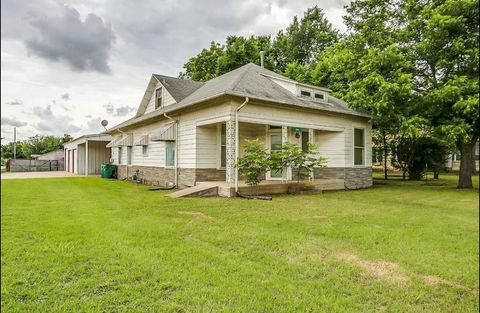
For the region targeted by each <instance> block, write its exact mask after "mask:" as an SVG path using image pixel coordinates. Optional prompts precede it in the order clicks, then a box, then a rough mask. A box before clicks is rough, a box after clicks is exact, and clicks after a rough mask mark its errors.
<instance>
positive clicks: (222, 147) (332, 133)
mask: <svg viewBox="0 0 480 313" xmlns="http://www.w3.org/2000/svg"><path fill="white" fill-rule="evenodd" d="M253 139H259V140H260V141H261V142H263V143H264V145H265V149H266V150H267V151H269V152H274V151H278V150H280V149H281V148H282V145H283V144H284V143H287V142H288V143H293V144H296V145H298V146H300V147H302V148H304V149H306V148H307V146H308V144H309V143H313V144H315V145H316V146H317V147H318V152H319V154H321V155H322V156H326V157H328V158H329V160H328V166H334V167H336V168H343V167H344V166H345V154H344V151H343V149H344V147H345V134H344V129H343V128H341V127H333V126H325V125H311V124H306V123H305V122H303V123H301V122H298V123H295V124H294V122H291V123H287V122H284V123H281V122H278V121H271V122H269V123H268V124H267V123H265V124H263V123H255V122H253V121H251V120H248V121H243V119H242V118H239V122H238V123H235V122H234V121H233V120H231V119H227V120H226V121H223V120H220V121H215V122H214V123H212V122H210V121H209V123H197V127H196V142H197V147H196V165H197V168H196V171H197V172H198V173H197V174H196V177H195V178H196V179H195V184H198V183H200V182H206V181H208V182H210V181H217V180H218V181H222V182H223V184H219V186H220V188H222V190H223V189H225V188H234V190H237V191H239V188H240V186H242V184H244V182H243V181H242V177H241V173H239V172H238V169H237V168H236V167H235V164H236V163H237V160H238V158H239V157H241V156H243V154H244V149H243V147H244V144H245V142H246V141H247V140H253ZM335 149H342V151H340V152H338V151H334V150H335ZM331 156H333V157H331ZM202 170H203V171H204V172H205V173H210V177H205V176H204V175H202V174H201V171H202ZM213 174H215V179H211V177H212V176H213ZM220 174H221V175H220ZM317 178H320V177H317ZM322 178H324V177H322ZM329 178H335V179H337V178H338V177H329ZM341 178H343V177H341ZM263 179H264V182H263V185H279V184H280V186H283V187H278V188H279V189H285V188H287V187H285V186H284V185H285V184H284V183H289V182H292V181H293V180H296V179H297V178H296V177H295V173H294V172H293V171H292V170H291V169H290V168H287V169H285V170H283V171H279V172H276V173H274V172H267V173H265V176H264V177H263ZM310 180H316V177H315V175H314V173H312V176H311V177H310ZM263 185H262V186H263ZM244 187H246V186H244ZM262 188H263V187H262ZM265 188H266V187H265ZM342 188H343V185H342Z"/></svg>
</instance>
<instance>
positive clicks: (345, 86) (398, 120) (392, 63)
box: [304, 0, 414, 179]
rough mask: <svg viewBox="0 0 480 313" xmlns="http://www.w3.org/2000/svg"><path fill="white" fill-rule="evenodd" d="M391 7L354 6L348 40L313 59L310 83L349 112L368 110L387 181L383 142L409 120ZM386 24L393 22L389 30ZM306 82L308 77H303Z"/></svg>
mask: <svg viewBox="0 0 480 313" xmlns="http://www.w3.org/2000/svg"><path fill="white" fill-rule="evenodd" d="M397 5H398V4H396V3H392V2H391V1H378V0H377V1H353V2H352V3H351V5H350V6H349V7H348V8H347V12H348V15H347V17H346V18H345V22H346V24H347V26H348V28H349V31H350V33H351V34H350V35H349V36H347V37H344V38H342V39H341V40H340V41H339V42H337V43H336V44H334V45H333V46H331V47H328V48H327V49H325V51H324V52H323V53H321V54H319V56H318V61H317V63H316V64H315V66H312V67H311V73H310V79H311V83H313V84H315V85H319V86H325V87H328V88H330V89H332V90H333V93H334V95H336V96H338V97H340V98H342V99H343V100H345V101H347V102H348V103H349V105H350V106H351V107H354V108H361V109H365V110H368V111H369V112H371V114H372V121H373V127H374V129H375V131H377V132H379V136H375V138H379V139H380V140H381V142H379V143H377V145H378V146H381V147H382V148H383V154H384V158H383V159H384V161H385V162H384V165H385V170H384V175H385V179H387V178H388V176H387V163H386V160H387V155H388V154H389V146H390V145H389V142H388V138H391V137H392V135H393V134H394V133H395V132H396V130H397V129H398V128H400V127H401V124H402V123H404V122H407V121H408V118H407V117H409V116H410V115H412V107H411V105H412V103H413V101H412V98H413V97H414V95H413V93H412V88H413V81H412V71H413V65H412V63H411V61H410V60H409V58H408V57H407V55H406V54H405V51H404V50H403V49H402V47H401V46H399V45H398V41H399V38H400V34H401V33H400V31H401V29H402V27H403V26H402V25H401V23H398V22H393V21H394V20H397V19H398V16H397V15H395V14H394V13H393V12H392V8H393V7H395V6H397ZM387 21H392V22H391V23H390V24H388V23H386V22H387ZM304 76H305V77H307V78H308V75H304Z"/></svg>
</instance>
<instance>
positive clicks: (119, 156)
mask: <svg viewBox="0 0 480 313" xmlns="http://www.w3.org/2000/svg"><path fill="white" fill-rule="evenodd" d="M118 164H122V147H118Z"/></svg>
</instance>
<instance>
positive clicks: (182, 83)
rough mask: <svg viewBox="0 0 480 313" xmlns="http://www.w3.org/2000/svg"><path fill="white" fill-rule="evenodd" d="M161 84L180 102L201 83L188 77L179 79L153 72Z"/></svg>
mask: <svg viewBox="0 0 480 313" xmlns="http://www.w3.org/2000/svg"><path fill="white" fill-rule="evenodd" d="M153 77H155V78H156V79H157V80H158V81H159V82H160V83H162V85H163V86H164V87H165V88H166V89H167V90H168V92H169V93H170V95H171V96H172V97H173V99H175V101H177V103H178V102H180V101H182V100H183V99H185V98H186V97H187V96H188V95H190V94H192V93H193V92H194V91H195V90H197V89H198V88H200V87H201V86H202V85H203V83H202V82H197V81H194V80H189V79H179V78H175V77H170V76H165V75H158V74H153Z"/></svg>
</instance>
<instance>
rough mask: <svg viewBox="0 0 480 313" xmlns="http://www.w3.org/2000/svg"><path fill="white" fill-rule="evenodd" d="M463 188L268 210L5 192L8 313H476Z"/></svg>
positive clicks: (404, 190) (384, 187) (475, 237)
mask: <svg viewBox="0 0 480 313" xmlns="http://www.w3.org/2000/svg"><path fill="white" fill-rule="evenodd" d="M455 182H456V178H455V177H452V176H445V175H443V178H442V179H441V180H440V181H435V182H433V181H432V182H429V184H427V185H426V184H425V182H413V183H412V182H403V181H400V180H398V179H397V180H391V181H389V182H385V181H382V180H378V179H376V180H375V188H372V189H368V190H359V191H348V192H330V193H325V194H323V195H305V196H277V197H275V198H274V200H273V201H260V200H243V199H216V198H212V199H206V198H203V199H202V198H199V199H176V200H174V199H169V198H166V197H164V195H165V194H166V192H163V191H155V192H151V191H148V190H147V189H148V187H144V186H137V185H133V184H131V183H128V182H121V181H105V180H101V179H99V178H64V179H31V180H5V181H2V211H1V213H2V222H1V224H2V229H1V234H2V281H1V282H2V286H1V288H2V299H1V301H2V309H3V310H4V312H20V311H21V312H25V311H31V312H77V311H83V312H162V311H172V312H219V311H224V312H225V311H229V312H232V311H234V312H294V311H301V312H305V311H310V312H345V311H352V312H360V311H363V312H371V311H388V312H391V311H403V312H406V311H408V312H420V311H431V312H445V311H447V312H477V311H478V309H479V299H478V293H479V289H478V288H479V277H478V275H479V272H478V265H479V249H478V244H479V209H478V200H479V199H478V193H477V192H476V191H459V190H456V189H455V188H454V187H453V186H454V185H455ZM476 185H477V186H478V179H476Z"/></svg>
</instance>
